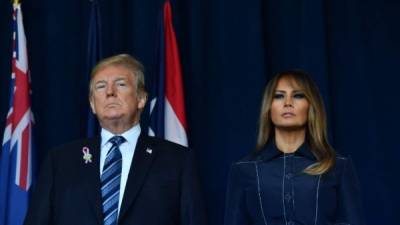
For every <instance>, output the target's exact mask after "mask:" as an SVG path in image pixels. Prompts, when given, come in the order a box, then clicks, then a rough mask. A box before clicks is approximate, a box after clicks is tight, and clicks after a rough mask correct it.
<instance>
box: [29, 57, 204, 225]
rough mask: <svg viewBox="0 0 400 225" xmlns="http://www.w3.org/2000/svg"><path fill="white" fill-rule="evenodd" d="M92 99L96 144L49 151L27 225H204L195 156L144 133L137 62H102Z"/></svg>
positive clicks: (95, 74) (91, 141)
mask: <svg viewBox="0 0 400 225" xmlns="http://www.w3.org/2000/svg"><path fill="white" fill-rule="evenodd" d="M89 100H90V105H91V108H92V110H93V112H94V113H95V114H96V116H97V118H98V120H99V122H100V125H101V127H102V131H101V137H98V138H93V139H84V140H79V141H75V142H72V143H69V144H66V145H63V146H61V147H59V148H58V149H55V150H53V151H50V152H49V154H48V156H47V158H46V159H45V161H44V163H43V166H42V168H41V173H40V175H39V178H38V180H37V185H36V187H35V189H34V192H33V196H32V199H31V202H30V206H29V210H28V214H27V216H26V219H25V223H24V224H25V225H50V224H54V225H91V224H99V225H101V224H104V225H116V224H121V225H122V224H132V225H204V224H206V218H205V209H204V204H203V199H202V196H201V193H200V187H199V186H200V185H199V181H198V176H197V171H196V168H195V164H194V160H193V152H192V151H191V150H189V149H187V148H185V147H183V146H180V145H177V144H174V143H171V142H168V141H164V140H161V139H157V138H154V137H148V136H146V135H145V134H144V132H142V131H141V128H140V125H139V118H140V113H141V111H142V110H143V108H144V106H145V103H146V100H147V93H146V91H145V86H144V75H143V67H142V65H141V64H140V62H138V61H137V60H136V59H134V58H133V57H131V56H129V55H117V56H113V57H110V58H107V59H104V60H102V61H101V62H99V64H97V65H96V67H95V68H94V69H93V71H92V74H91V81H90V96H89Z"/></svg>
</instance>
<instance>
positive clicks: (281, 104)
mask: <svg viewBox="0 0 400 225" xmlns="http://www.w3.org/2000/svg"><path fill="white" fill-rule="evenodd" d="M309 106H310V104H309V103H308V100H307V99H306V97H305V95H304V92H303V90H301V89H300V87H299V86H298V85H297V84H296V82H295V80H294V79H292V78H290V77H285V76H284V77H282V78H281V79H280V80H279V81H278V83H277V86H276V89H275V93H274V96H273V100H272V104H271V120H272V123H273V124H274V126H275V128H276V129H299V128H300V129H305V125H306V123H307V119H308V109H309Z"/></svg>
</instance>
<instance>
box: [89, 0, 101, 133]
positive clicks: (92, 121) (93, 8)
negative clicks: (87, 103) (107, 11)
mask: <svg viewBox="0 0 400 225" xmlns="http://www.w3.org/2000/svg"><path fill="white" fill-rule="evenodd" d="M102 55H103V53H102V41H101V21H100V10H99V3H98V1H97V0H92V1H90V14H89V30H88V51H87V66H88V69H87V74H88V79H87V81H88V83H89V81H90V73H91V70H92V68H93V67H94V66H95V65H96V63H97V62H98V61H99V60H100V59H102ZM87 118H88V119H87V136H88V137H94V136H95V135H97V134H98V132H99V124H98V122H97V120H96V118H95V116H94V115H93V113H92V110H91V109H90V108H88V117H87Z"/></svg>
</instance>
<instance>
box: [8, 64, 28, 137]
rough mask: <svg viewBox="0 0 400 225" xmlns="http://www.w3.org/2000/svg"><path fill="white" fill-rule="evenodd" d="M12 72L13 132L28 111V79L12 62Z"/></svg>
mask: <svg viewBox="0 0 400 225" xmlns="http://www.w3.org/2000/svg"><path fill="white" fill-rule="evenodd" d="M13 61H14V60H13ZM13 72H14V73H15V88H16V89H15V92H14V102H13V108H14V110H13V113H14V116H13V129H12V130H13V131H14V129H15V127H16V126H17V125H18V124H19V123H20V121H21V119H22V117H23V116H24V115H25V113H26V112H27V111H28V110H29V105H30V102H29V88H30V87H29V79H28V75H27V74H25V73H24V72H22V71H21V70H20V69H18V68H17V67H16V66H15V62H13Z"/></svg>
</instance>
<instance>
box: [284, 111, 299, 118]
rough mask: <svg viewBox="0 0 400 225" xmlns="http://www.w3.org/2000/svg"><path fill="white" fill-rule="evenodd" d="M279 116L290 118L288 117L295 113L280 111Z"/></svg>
mask: <svg viewBox="0 0 400 225" xmlns="http://www.w3.org/2000/svg"><path fill="white" fill-rule="evenodd" d="M281 116H282V117H283V118H290V117H294V116H296V114H294V113H291V112H285V113H282V114H281Z"/></svg>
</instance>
